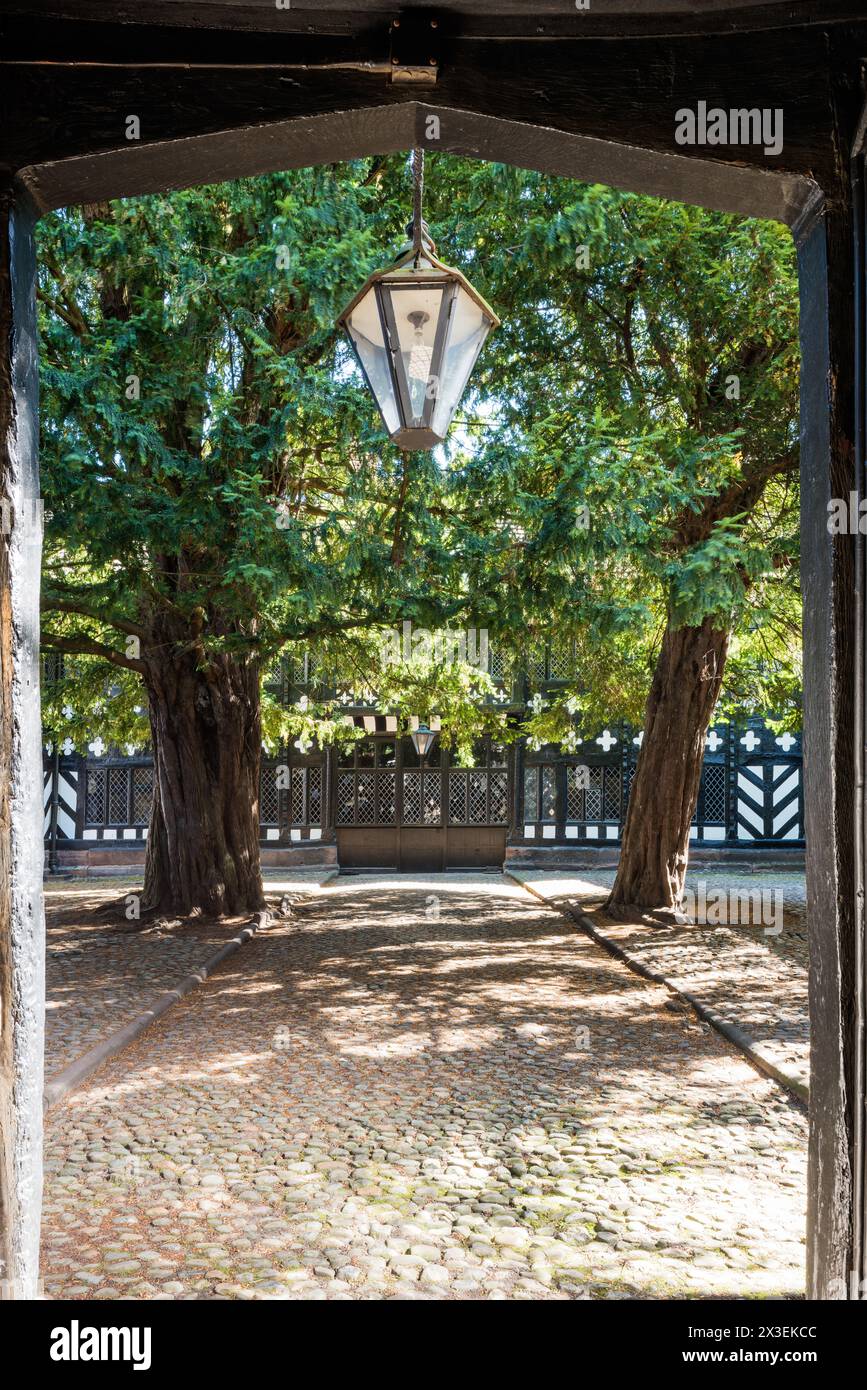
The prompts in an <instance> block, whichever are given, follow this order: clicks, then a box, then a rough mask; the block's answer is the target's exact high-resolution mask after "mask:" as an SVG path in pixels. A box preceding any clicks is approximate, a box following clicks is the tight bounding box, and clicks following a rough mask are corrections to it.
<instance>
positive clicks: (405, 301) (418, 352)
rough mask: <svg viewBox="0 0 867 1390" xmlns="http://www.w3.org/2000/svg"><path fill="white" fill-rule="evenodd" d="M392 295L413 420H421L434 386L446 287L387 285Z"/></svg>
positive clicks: (385, 285) (386, 290)
mask: <svg viewBox="0 0 867 1390" xmlns="http://www.w3.org/2000/svg"><path fill="white" fill-rule="evenodd" d="M383 290H384V292H385V293H386V294H390V295H391V303H392V308H393V310H394V322H395V328H396V329H397V346H398V348H399V350H400V355H401V358H402V360H403V367H404V371H405V373H406V380H407V386H408V388H409V405H410V413H411V418H410V419H409V420H407V422H406V423H407V424H408V425H409V424H411V423H412V422H413V421H416V420H421V418H422V415H423V414H424V407H425V401H426V400H427V399H428V389H429V386H430V383H431V359H432V357H433V350H434V343H435V341H436V332H437V325H438V323H439V316H440V309H441V307H442V300H443V290H444V286H443V285H442V284H439V285H417V284H416V285H405V286H404V285H394V284H388V283H386V284H384V285H383Z"/></svg>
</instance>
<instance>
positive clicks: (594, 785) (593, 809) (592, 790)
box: [584, 767, 602, 820]
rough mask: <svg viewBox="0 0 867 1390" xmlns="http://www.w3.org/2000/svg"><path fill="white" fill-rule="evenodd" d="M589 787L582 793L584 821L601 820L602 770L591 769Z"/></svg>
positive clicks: (599, 768)
mask: <svg viewBox="0 0 867 1390" xmlns="http://www.w3.org/2000/svg"><path fill="white" fill-rule="evenodd" d="M588 780H589V782H590V785H589V787H588V788H587V790H586V791H585V793H584V819H585V820H602V768H601V767H591V768H590V776H589V779H588Z"/></svg>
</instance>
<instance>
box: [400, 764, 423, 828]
mask: <svg viewBox="0 0 867 1390" xmlns="http://www.w3.org/2000/svg"><path fill="white" fill-rule="evenodd" d="M403 820H404V824H405V825H421V823H422V811H421V773H420V772H405V773H404V774H403Z"/></svg>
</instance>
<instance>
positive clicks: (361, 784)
mask: <svg viewBox="0 0 867 1390" xmlns="http://www.w3.org/2000/svg"><path fill="white" fill-rule="evenodd" d="M355 778H356V803H355V824H356V825H375V824H376V773H375V772H357V773H356V774H355Z"/></svg>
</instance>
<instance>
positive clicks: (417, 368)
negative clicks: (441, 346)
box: [407, 309, 433, 417]
mask: <svg viewBox="0 0 867 1390" xmlns="http://www.w3.org/2000/svg"><path fill="white" fill-rule="evenodd" d="M407 319H408V320H409V322H410V323H411V324H412V326H413V344H412V347H411V348H410V353H409V364H408V367H407V375H408V377H409V393H410V399H411V401H412V408H413V412H414V414H415V415H416V416H417V417H420V416H421V413H422V410H423V409H424V397H425V390H426V389H427V383H428V381H429V380H430V364H431V356H432V354H433V344H432V343H426V342H425V340H424V325H425V324H426V323H427V322H428V321H429V319H430V314H429V313H427V311H426V310H425V309H414V310H413V312H412V313H411V314H407Z"/></svg>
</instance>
